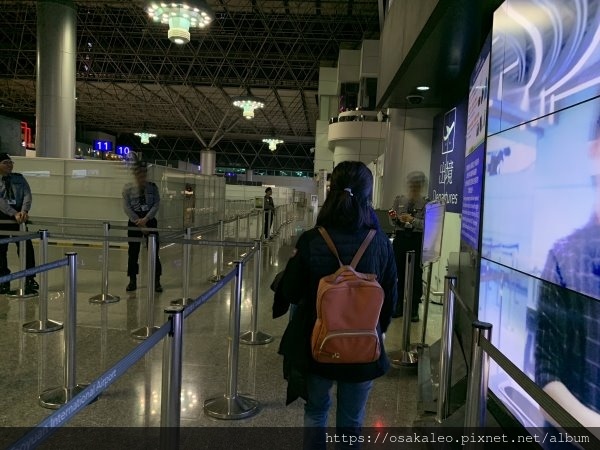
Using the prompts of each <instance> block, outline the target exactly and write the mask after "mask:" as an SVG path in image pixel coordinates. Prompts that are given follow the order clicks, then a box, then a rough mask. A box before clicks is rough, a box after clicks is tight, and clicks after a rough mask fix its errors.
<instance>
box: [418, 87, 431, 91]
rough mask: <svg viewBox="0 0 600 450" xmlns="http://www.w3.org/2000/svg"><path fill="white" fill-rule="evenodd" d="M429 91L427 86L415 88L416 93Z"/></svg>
mask: <svg viewBox="0 0 600 450" xmlns="http://www.w3.org/2000/svg"><path fill="white" fill-rule="evenodd" d="M428 90H429V86H417V91H421V92H425V91H428Z"/></svg>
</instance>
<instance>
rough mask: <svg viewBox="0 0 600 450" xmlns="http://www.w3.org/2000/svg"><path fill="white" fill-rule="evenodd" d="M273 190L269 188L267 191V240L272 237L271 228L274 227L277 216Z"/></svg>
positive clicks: (265, 202)
mask: <svg viewBox="0 0 600 450" xmlns="http://www.w3.org/2000/svg"><path fill="white" fill-rule="evenodd" d="M272 195H273V189H271V188H270V187H268V188H267V189H265V201H264V209H265V239H269V236H271V228H272V227H273V217H274V215H275V203H273V197H272Z"/></svg>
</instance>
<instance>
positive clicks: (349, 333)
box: [319, 330, 379, 359]
mask: <svg viewBox="0 0 600 450" xmlns="http://www.w3.org/2000/svg"><path fill="white" fill-rule="evenodd" d="M340 336H344V337H346V336H374V337H376V338H377V342H379V335H378V334H377V332H376V331H368V330H365V331H334V332H333V333H329V334H328V335H327V336H325V338H324V339H323V341H322V342H321V345H320V346H319V353H323V354H326V355H331V357H332V358H335V359H339V357H340V354H339V353H333V354H332V353H329V352H324V351H323V347H324V346H325V343H326V342H327V341H328V340H329V339H331V338H335V337H340Z"/></svg>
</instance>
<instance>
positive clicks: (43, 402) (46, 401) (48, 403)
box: [39, 384, 98, 409]
mask: <svg viewBox="0 0 600 450" xmlns="http://www.w3.org/2000/svg"><path fill="white" fill-rule="evenodd" d="M87 386H88V385H87V384H78V385H77V386H75V387H74V388H73V389H67V388H65V387H57V388H52V389H48V390H47V391H44V392H42V393H41V394H40V396H39V403H40V406H41V407H42V408H48V409H58V408H60V407H61V406H62V405H64V404H65V403H67V402H68V401H70V400H71V399H72V398H73V397H75V396H76V395H77V394H79V393H80V392H81V391H83V390H84V389H85V388H86V387H87ZM97 399H98V398H97V397H96V398H95V399H94V400H92V401H93V402H95V401H96V400H97Z"/></svg>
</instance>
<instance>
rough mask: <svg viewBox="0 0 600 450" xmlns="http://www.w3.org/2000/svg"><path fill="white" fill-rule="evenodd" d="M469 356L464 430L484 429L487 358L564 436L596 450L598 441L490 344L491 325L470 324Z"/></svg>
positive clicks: (596, 437) (598, 446)
mask: <svg viewBox="0 0 600 450" xmlns="http://www.w3.org/2000/svg"><path fill="white" fill-rule="evenodd" d="M473 328H474V336H475V338H474V340H473V354H472V359H471V367H472V369H471V373H470V374H469V380H468V387H467V392H468V393H467V405H466V419H465V427H468V428H481V427H484V426H485V425H486V411H487V394H488V377H489V363H488V360H489V359H490V358H491V359H492V360H494V361H495V362H496V364H497V365H498V366H499V367H500V368H501V369H502V370H503V371H504V372H505V373H506V374H507V375H508V376H509V377H510V378H512V380H513V381H515V382H516V383H517V385H519V387H521V389H523V390H524V391H525V393H526V394H527V395H529V396H530V397H531V398H532V399H533V400H534V401H535V402H536V403H537V404H538V405H539V406H540V407H541V409H542V410H543V411H545V412H546V414H548V415H549V416H551V417H552V418H553V419H554V420H555V422H556V424H557V427H558V428H560V429H561V430H565V431H566V432H567V433H576V434H577V435H580V436H581V435H584V434H585V435H586V436H585V437H586V440H585V441H583V440H581V439H580V440H578V441H577V442H578V444H579V445H581V447H583V448H584V449H597V448H600V439H599V438H598V436H596V435H595V434H594V433H593V432H592V431H591V430H589V429H588V428H586V427H584V426H583V425H582V424H581V423H580V422H579V421H578V420H577V419H576V418H575V417H573V416H572V415H571V413H569V412H568V411H567V410H566V409H565V408H563V406H562V405H561V404H559V403H558V402H557V401H556V400H554V399H553V398H552V397H551V396H550V395H548V394H547V393H546V392H545V391H544V390H543V388H542V387H540V386H538V385H537V384H536V383H535V382H534V381H533V380H532V379H531V378H529V377H528V376H527V374H525V373H524V372H523V371H522V370H521V369H519V368H518V367H517V366H516V365H515V364H514V363H513V362H512V361H511V360H510V359H508V358H507V357H506V356H505V355H504V354H503V353H502V352H501V351H500V350H499V349H498V348H497V347H496V346H494V345H493V344H492V342H491V341H490V334H491V333H490V330H491V324H485V323H481V322H474V323H473Z"/></svg>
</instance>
